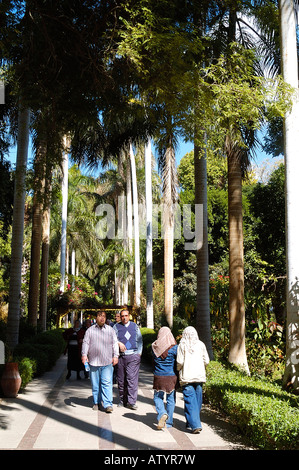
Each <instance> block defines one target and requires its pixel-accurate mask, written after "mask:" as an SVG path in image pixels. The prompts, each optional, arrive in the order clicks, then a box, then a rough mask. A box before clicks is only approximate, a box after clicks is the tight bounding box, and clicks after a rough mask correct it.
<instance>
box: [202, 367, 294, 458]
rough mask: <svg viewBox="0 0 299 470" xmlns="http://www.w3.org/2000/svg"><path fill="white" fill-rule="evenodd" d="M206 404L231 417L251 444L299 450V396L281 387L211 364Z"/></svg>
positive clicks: (263, 447) (269, 448)
mask: <svg viewBox="0 0 299 470" xmlns="http://www.w3.org/2000/svg"><path fill="white" fill-rule="evenodd" d="M205 401H207V402H208V403H209V404H210V405H211V406H212V407H213V408H214V409H218V410H220V411H222V412H224V413H225V414H227V415H228V416H229V417H230V420H231V421H232V422H233V423H234V424H235V425H236V426H237V427H238V428H239V429H240V431H241V433H242V434H243V435H244V436H246V437H247V438H248V439H249V441H250V442H251V443H252V444H253V445H255V446H257V447H258V448H260V449H264V450H299V408H298V405H299V397H297V396H294V395H292V394H290V393H287V392H285V391H284V390H282V389H281V388H280V387H279V386H278V385H276V384H273V383H271V382H267V381H266V380H265V381H264V380H261V379H256V378H253V377H249V376H248V375H246V374H244V373H242V372H240V371H236V370H234V369H232V368H229V367H225V366H224V365H222V364H220V363H218V362H214V361H213V362H211V363H210V364H209V365H208V367H207V382H206V384H205Z"/></svg>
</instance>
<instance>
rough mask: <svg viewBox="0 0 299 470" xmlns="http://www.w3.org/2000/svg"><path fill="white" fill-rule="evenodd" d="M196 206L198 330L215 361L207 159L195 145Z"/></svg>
mask: <svg viewBox="0 0 299 470" xmlns="http://www.w3.org/2000/svg"><path fill="white" fill-rule="evenodd" d="M194 178H195V204H196V205H202V207H203V220H202V224H203V227H202V230H203V237H202V245H201V246H196V278H197V289H196V329H197V332H198V336H199V338H200V340H201V341H203V342H204V343H205V345H206V348H207V351H208V353H209V357H210V359H211V360H212V359H213V349H212V342H211V325H210V286H209V247H208V196H207V158H206V155H202V152H201V151H200V148H199V147H198V146H197V145H194Z"/></svg>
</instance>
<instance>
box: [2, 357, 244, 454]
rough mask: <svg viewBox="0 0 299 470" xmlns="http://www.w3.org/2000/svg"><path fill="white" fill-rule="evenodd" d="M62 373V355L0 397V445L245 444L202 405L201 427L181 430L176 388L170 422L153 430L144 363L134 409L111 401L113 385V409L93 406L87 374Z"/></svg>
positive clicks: (175, 447)
mask: <svg viewBox="0 0 299 470" xmlns="http://www.w3.org/2000/svg"><path fill="white" fill-rule="evenodd" d="M65 376H66V356H62V357H61V358H60V359H59V360H58V361H57V363H56V365H55V367H54V368H53V370H52V371H50V372H47V373H46V374H44V375H43V377H41V378H38V379H34V380H33V381H32V382H31V383H30V384H28V385H27V387H26V389H25V390H24V391H23V392H22V393H20V394H19V395H18V397H17V398H15V399H12V398H9V399H8V398H0V450H1V451H3V450H105V451H111V452H113V451H123V450H131V451H132V450H148V451H153V452H155V451H169V452H171V451H176V452H179V451H180V452H183V451H189V452H195V451H197V450H240V449H241V450H242V449H245V448H246V447H245V446H244V445H242V442H241V439H240V436H238V435H237V434H236V432H235V430H234V428H232V427H231V426H230V425H228V423H226V421H225V420H223V419H222V418H221V417H219V415H218V414H217V413H215V412H213V411H211V410H209V409H208V408H207V407H205V406H203V409H202V414H201V417H202V423H203V429H202V432H201V433H200V434H191V433H190V432H188V431H186V429H185V418H184V403H183V396H182V393H181V392H178V393H177V404H176V410H175V414H174V427H173V428H170V429H163V430H157V421H156V411H155V408H154V403H153V390H152V374H151V371H150V369H149V368H148V367H147V366H146V365H142V366H141V370H140V379H139V392H138V410H137V411H132V410H129V409H127V408H123V407H122V408H119V407H117V406H116V404H117V402H118V391H117V386H116V385H114V410H113V413H111V414H107V413H105V412H103V411H98V412H96V411H93V410H92V409H91V406H92V396H91V385H90V380H89V379H84V378H82V380H77V379H76V375H75V373H74V372H73V374H72V377H71V378H70V379H69V380H65ZM82 376H83V373H82Z"/></svg>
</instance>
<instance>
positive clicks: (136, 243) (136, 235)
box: [130, 144, 141, 307]
mask: <svg viewBox="0 0 299 470" xmlns="http://www.w3.org/2000/svg"><path fill="white" fill-rule="evenodd" d="M130 163H131V172H132V193H133V215H134V262H135V304H136V306H137V307H140V295H141V294H140V246H139V216H138V192H137V177H136V163H135V156H134V153H133V148H132V144H130Z"/></svg>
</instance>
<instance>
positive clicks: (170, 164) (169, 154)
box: [163, 139, 176, 328]
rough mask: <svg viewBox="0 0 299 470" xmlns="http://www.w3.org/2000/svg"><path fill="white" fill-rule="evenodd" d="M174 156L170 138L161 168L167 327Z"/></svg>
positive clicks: (170, 299)
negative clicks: (162, 168) (162, 167)
mask: <svg viewBox="0 0 299 470" xmlns="http://www.w3.org/2000/svg"><path fill="white" fill-rule="evenodd" d="M175 174H176V169H175V156H174V149H173V146H172V141H171V139H170V142H169V145H168V148H167V149H166V153H165V164H164V170H163V229H164V230H163V232H164V233H163V235H164V311H165V317H166V321H167V323H168V326H169V328H172V326H173V246H174V206H175V203H176V201H175V200H174V199H175V196H174V195H176V187H175V185H176V178H175V177H174V175H175Z"/></svg>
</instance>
